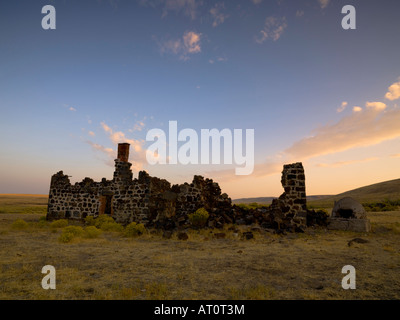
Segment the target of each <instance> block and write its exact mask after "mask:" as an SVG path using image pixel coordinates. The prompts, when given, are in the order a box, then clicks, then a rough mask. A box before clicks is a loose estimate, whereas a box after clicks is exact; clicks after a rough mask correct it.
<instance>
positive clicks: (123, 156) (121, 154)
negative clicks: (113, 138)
mask: <svg viewBox="0 0 400 320" xmlns="http://www.w3.org/2000/svg"><path fill="white" fill-rule="evenodd" d="M129 146H130V144H129V143H118V160H119V161H122V162H128V159H129Z"/></svg>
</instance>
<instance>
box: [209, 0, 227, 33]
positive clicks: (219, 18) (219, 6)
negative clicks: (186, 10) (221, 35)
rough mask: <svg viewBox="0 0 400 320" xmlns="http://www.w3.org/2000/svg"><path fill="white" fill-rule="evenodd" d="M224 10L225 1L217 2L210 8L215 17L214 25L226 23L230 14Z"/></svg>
mask: <svg viewBox="0 0 400 320" xmlns="http://www.w3.org/2000/svg"><path fill="white" fill-rule="evenodd" d="M224 10H225V5H224V3H216V4H215V6H214V7H212V8H211V9H210V13H211V16H212V17H213V24H212V26H213V27H216V26H218V25H220V24H222V23H224V21H225V20H226V19H227V18H228V17H229V15H228V14H225V13H223V12H222V11H224Z"/></svg>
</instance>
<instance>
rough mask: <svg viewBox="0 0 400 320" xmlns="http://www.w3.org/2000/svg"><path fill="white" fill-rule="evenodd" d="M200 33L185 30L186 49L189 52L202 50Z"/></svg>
mask: <svg viewBox="0 0 400 320" xmlns="http://www.w3.org/2000/svg"><path fill="white" fill-rule="evenodd" d="M200 36H201V34H200V33H195V32H193V31H189V32H185V34H184V35H183V44H184V49H185V51H187V52H188V53H198V52H200V51H201V48H200Z"/></svg>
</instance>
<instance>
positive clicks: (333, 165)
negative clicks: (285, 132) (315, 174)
mask: <svg viewBox="0 0 400 320" xmlns="http://www.w3.org/2000/svg"><path fill="white" fill-rule="evenodd" d="M375 160H379V158H378V157H373V158H366V159H361V160H349V161H339V162H334V163H319V164H317V167H321V168H339V167H343V166H347V165H350V164H355V163H363V162H370V161H375Z"/></svg>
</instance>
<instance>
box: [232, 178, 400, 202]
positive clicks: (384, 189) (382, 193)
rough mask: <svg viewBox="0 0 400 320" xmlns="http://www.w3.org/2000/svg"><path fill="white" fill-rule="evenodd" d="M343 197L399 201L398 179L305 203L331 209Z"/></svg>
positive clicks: (317, 196)
mask: <svg viewBox="0 0 400 320" xmlns="http://www.w3.org/2000/svg"><path fill="white" fill-rule="evenodd" d="M344 197H352V198H354V199H355V200H357V201H359V202H362V203H366V202H379V201H384V200H386V199H389V200H398V199H400V179H395V180H389V181H384V182H380V183H375V184H371V185H369V186H364V187H360V188H357V189H353V190H349V191H346V192H343V193H340V194H337V195H314V196H307V201H308V205H309V206H310V207H321V208H332V207H333V204H334V203H335V201H337V200H340V199H341V198H344ZM274 198H276V197H259V198H242V199H235V200H233V201H232V202H233V203H234V204H240V203H252V202H257V203H260V204H270V203H271V201H272V199H274Z"/></svg>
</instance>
